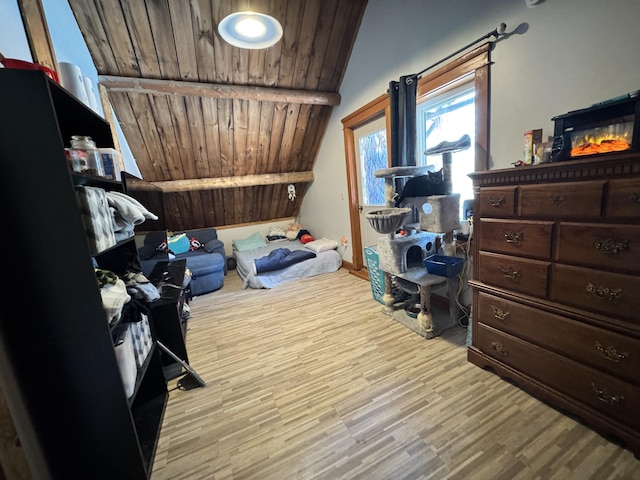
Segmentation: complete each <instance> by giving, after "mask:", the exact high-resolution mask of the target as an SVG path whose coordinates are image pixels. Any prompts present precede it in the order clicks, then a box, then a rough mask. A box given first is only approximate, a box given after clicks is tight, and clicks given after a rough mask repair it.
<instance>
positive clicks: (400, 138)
mask: <svg viewBox="0 0 640 480" xmlns="http://www.w3.org/2000/svg"><path fill="white" fill-rule="evenodd" d="M417 85H418V76H417V75H416V74H413V75H406V76H403V77H400V81H398V82H396V81H394V80H392V81H391V82H389V96H390V99H389V100H390V108H391V166H392V167H405V166H415V165H416V92H417ZM404 183H405V179H404V178H396V192H400V191H401V190H402V187H403V186H404Z"/></svg>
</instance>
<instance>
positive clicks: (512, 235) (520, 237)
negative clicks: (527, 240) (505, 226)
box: [502, 232, 524, 244]
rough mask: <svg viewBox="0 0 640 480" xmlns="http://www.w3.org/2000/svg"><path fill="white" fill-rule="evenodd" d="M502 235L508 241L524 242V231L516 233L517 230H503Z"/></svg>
mask: <svg viewBox="0 0 640 480" xmlns="http://www.w3.org/2000/svg"><path fill="white" fill-rule="evenodd" d="M502 236H503V237H504V239H505V240H506V241H507V243H516V244H517V243H520V242H524V233H523V232H520V233H516V232H502Z"/></svg>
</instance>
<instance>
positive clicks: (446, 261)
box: [424, 255, 464, 278]
mask: <svg viewBox="0 0 640 480" xmlns="http://www.w3.org/2000/svg"><path fill="white" fill-rule="evenodd" d="M424 266H425V267H427V271H428V272H429V273H430V274H432V275H440V276H442V277H447V278H450V277H455V276H456V275H458V274H459V273H460V272H461V271H462V267H463V266H464V258H461V257H449V256H447V255H431V256H430V257H427V258H425V259H424Z"/></svg>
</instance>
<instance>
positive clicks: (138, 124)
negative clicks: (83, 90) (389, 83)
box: [69, 0, 367, 231]
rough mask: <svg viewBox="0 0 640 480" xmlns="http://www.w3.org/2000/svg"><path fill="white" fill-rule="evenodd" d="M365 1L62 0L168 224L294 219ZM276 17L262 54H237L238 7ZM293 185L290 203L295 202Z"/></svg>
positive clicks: (310, 178) (193, 225)
mask: <svg viewBox="0 0 640 480" xmlns="http://www.w3.org/2000/svg"><path fill="white" fill-rule="evenodd" d="M366 3H367V0H349V1H346V0H342V1H340V0H190V1H186V0H145V1H143V0H136V1H127V0H93V1H86V0H69V4H70V6H71V9H72V10H73V13H74V15H75V17H76V20H77V22H78V25H79V27H80V31H81V32H82V34H83V36H84V38H85V41H86V43H87V46H88V48H89V51H90V53H91V56H92V57H93V61H94V63H95V66H96V68H97V70H98V75H99V80H100V84H101V88H100V90H101V94H102V95H105V94H106V96H107V97H108V100H109V101H110V102H111V104H112V107H113V110H114V112H115V114H116V116H117V119H118V121H119V123H120V125H121V127H122V130H123V133H124V135H125V137H126V139H127V142H128V144H129V147H130V148H131V151H132V153H133V156H134V158H135V159H136V162H137V164H138V167H139V169H140V172H141V174H142V176H143V178H144V179H145V180H147V181H150V182H154V183H157V185H159V186H160V187H161V188H162V189H163V190H164V192H165V195H164V198H165V216H166V220H167V228H168V229H170V230H176V231H179V230H185V229H189V228H199V227H205V226H223V225H241V224H247V223H252V222H261V221H268V220H274V219H279V218H286V217H292V216H296V215H297V214H298V212H299V207H300V204H301V201H302V199H303V198H304V194H305V193H306V191H307V189H308V186H309V184H310V182H311V181H313V167H314V164H315V161H316V157H317V153H318V149H319V146H320V142H321V140H322V137H323V135H324V132H325V130H326V128H327V124H328V120H329V117H330V115H331V111H332V109H333V106H335V105H337V104H338V103H339V101H340V97H339V93H338V92H339V88H340V83H341V81H342V78H343V75H344V71H345V69H346V67H347V63H348V60H349V56H350V54H351V49H352V47H353V43H354V41H355V38H356V35H357V32H358V28H359V26H360V22H361V19H362V16H363V14H364V10H365V7H366ZM247 10H250V11H254V12H259V13H265V14H268V15H271V16H273V17H275V18H276V19H278V20H279V21H280V23H281V24H282V27H283V36H282V39H281V40H280V41H279V42H278V43H277V44H276V45H274V46H273V47H270V48H268V49H264V50H246V49H240V48H236V47H232V46H231V45H229V44H227V43H226V42H225V41H224V40H222V38H221V37H220V36H219V34H218V31H217V25H218V23H219V22H220V20H222V19H223V18H224V17H225V16H226V15H228V14H230V13H232V12H235V11H247ZM289 183H293V184H294V185H295V187H296V192H297V198H296V199H295V201H290V200H289V198H288V195H287V186H288V184H289Z"/></svg>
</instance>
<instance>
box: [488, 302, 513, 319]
mask: <svg viewBox="0 0 640 480" xmlns="http://www.w3.org/2000/svg"><path fill="white" fill-rule="evenodd" d="M491 310H493V316H494V317H495V318H497V319H498V320H502V321H503V322H506V321H507V319H508V318H509V316H510V315H511V312H505V311H504V310H502V309H501V308H500V307H495V306H493V305H491Z"/></svg>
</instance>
